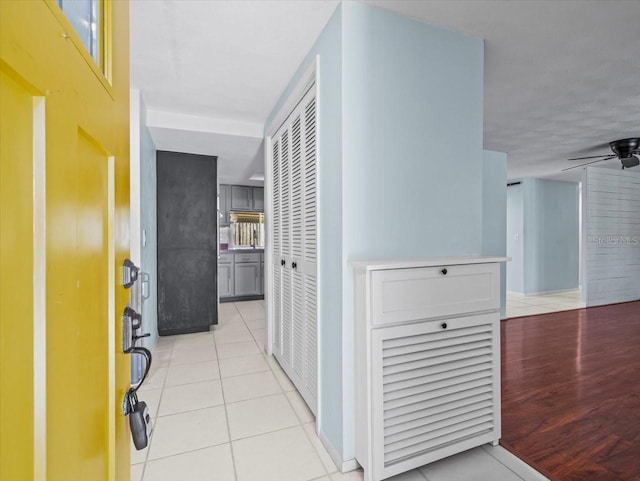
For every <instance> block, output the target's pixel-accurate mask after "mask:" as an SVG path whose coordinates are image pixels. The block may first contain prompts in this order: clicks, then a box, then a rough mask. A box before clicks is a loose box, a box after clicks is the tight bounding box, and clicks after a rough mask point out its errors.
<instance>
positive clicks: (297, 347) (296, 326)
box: [291, 270, 305, 379]
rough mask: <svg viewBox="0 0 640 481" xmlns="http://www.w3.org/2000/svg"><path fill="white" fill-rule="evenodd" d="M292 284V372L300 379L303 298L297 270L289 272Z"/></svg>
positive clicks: (302, 350)
mask: <svg viewBox="0 0 640 481" xmlns="http://www.w3.org/2000/svg"><path fill="white" fill-rule="evenodd" d="M291 277H292V284H293V286H292V287H293V300H294V302H293V305H292V306H291V311H292V312H291V313H292V317H293V363H292V364H293V370H294V371H295V373H296V374H297V375H298V376H299V377H300V379H302V377H303V368H304V356H305V342H304V335H305V325H304V323H305V319H304V302H303V300H304V298H303V292H302V274H301V273H300V272H299V271H297V270H292V271H291Z"/></svg>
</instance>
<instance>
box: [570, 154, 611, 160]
mask: <svg viewBox="0 0 640 481" xmlns="http://www.w3.org/2000/svg"><path fill="white" fill-rule="evenodd" d="M598 157H609V158H612V157H615V155H611V154H602V155H592V156H591V157H575V158H573V159H567V160H587V159H597V158H598Z"/></svg>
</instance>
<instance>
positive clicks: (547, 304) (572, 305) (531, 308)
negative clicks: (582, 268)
mask: <svg viewBox="0 0 640 481" xmlns="http://www.w3.org/2000/svg"><path fill="white" fill-rule="evenodd" d="M583 307H585V305H584V303H583V302H582V301H581V299H580V290H579V289H576V290H574V291H565V292H555V293H552V294H538V295H533V296H526V295H524V294H519V293H516V292H507V317H508V318H511V317H520V316H533V315H535V314H546V313H547V312H558V311H567V310H571V309H580V308H583Z"/></svg>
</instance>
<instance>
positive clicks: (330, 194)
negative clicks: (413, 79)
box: [265, 6, 344, 455]
mask: <svg viewBox="0 0 640 481" xmlns="http://www.w3.org/2000/svg"><path fill="white" fill-rule="evenodd" d="M316 56H319V63H320V65H319V82H318V86H319V95H318V97H319V98H318V111H319V113H318V121H319V131H320V137H319V160H318V162H319V179H318V183H319V189H318V192H319V194H318V197H319V198H318V200H319V214H318V215H319V217H320V226H321V228H320V231H319V235H320V240H319V242H320V257H319V264H320V265H319V269H318V270H319V273H320V278H319V299H318V300H319V305H318V310H319V315H320V317H319V326H320V343H321V346H324V349H323V350H322V351H321V352H320V356H319V358H320V390H321V392H322V402H321V403H320V410H321V412H320V416H321V423H320V426H319V427H320V431H321V433H322V434H323V435H324V436H325V437H326V438H327V439H328V440H329V441H330V442H331V444H332V445H333V447H334V448H335V451H336V452H337V453H338V454H339V455H341V454H342V452H343V416H342V406H343V391H342V266H343V265H344V262H343V255H342V217H341V215H340V213H341V211H342V85H341V82H342V78H341V75H342V6H338V8H337V10H336V12H335V13H334V15H333V16H332V17H331V19H330V20H329V22H328V24H327V26H326V27H325V29H324V30H323V32H322V34H321V35H320V37H319V38H318V40H317V42H316V44H315V45H314V46H313V48H312V49H311V51H310V52H309V54H308V55H307V57H306V58H305V60H304V61H303V62H302V65H301V66H300V68H299V69H298V71H297V73H296V74H295V76H294V77H293V79H292V80H291V82H290V83H289V86H288V87H287V89H286V90H285V91H284V93H283V94H282V96H281V97H280V99H279V100H278V102H277V103H276V105H275V106H274V108H273V111H272V112H271V115H270V116H269V118H268V119H267V122H266V124H265V125H266V126H267V129H269V127H270V124H271V123H272V122H273V120H274V118H275V116H276V115H277V114H278V112H279V110H280V109H281V108H282V106H283V105H284V103H285V102H286V100H287V98H288V96H289V94H290V93H291V91H292V90H293V89H294V88H295V87H296V85H297V84H298V83H299V81H300V80H301V77H302V76H303V75H304V74H305V72H306V71H307V70H308V68H309V66H310V65H311V64H312V63H313V62H315V61H316Z"/></svg>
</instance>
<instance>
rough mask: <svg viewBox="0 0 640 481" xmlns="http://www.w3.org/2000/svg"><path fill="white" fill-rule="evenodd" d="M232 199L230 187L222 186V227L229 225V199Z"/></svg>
mask: <svg viewBox="0 0 640 481" xmlns="http://www.w3.org/2000/svg"><path fill="white" fill-rule="evenodd" d="M230 197H231V192H230V186H229V185H221V186H220V214H221V217H220V225H224V226H227V225H229V207H230V205H229V198H230Z"/></svg>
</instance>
